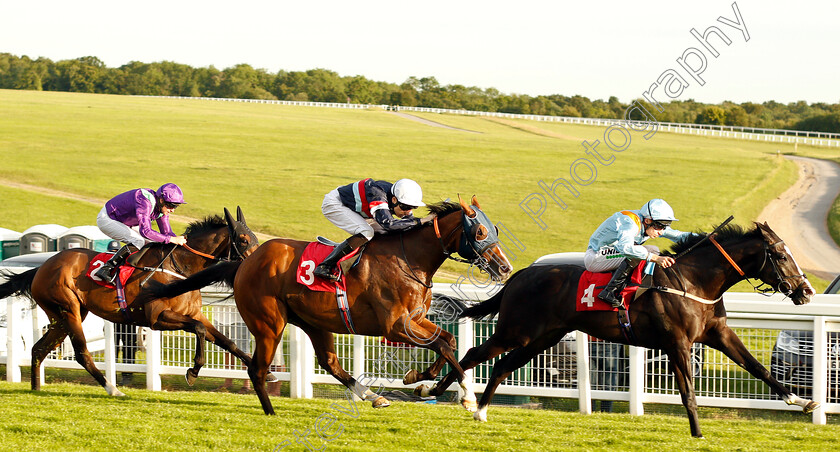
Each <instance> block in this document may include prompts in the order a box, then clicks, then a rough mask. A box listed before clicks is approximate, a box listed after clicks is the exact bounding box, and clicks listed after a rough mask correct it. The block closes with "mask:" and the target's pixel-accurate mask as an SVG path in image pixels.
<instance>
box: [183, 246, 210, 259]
mask: <svg viewBox="0 0 840 452" xmlns="http://www.w3.org/2000/svg"><path fill="white" fill-rule="evenodd" d="M181 246H183V247H184V249H185V250H187V251H189V252H190V253H193V254H196V255H198V256H201V257H203V258H205V259H213V260H219V258H218V257H216V256H213V255H212V254H207V253H202V252H201V251H198V250H194V249H192V248H190V246H189V245H187V244H186V243H185V244H183V245H181Z"/></svg>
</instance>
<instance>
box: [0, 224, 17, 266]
mask: <svg viewBox="0 0 840 452" xmlns="http://www.w3.org/2000/svg"><path fill="white" fill-rule="evenodd" d="M20 236H21V233H20V232H17V231H13V230H11V229H6V228H0V261H2V260H3V259H6V258H9V257H14V256H18V255H20Z"/></svg>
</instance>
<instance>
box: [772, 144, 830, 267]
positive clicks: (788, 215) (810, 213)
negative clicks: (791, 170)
mask: <svg viewBox="0 0 840 452" xmlns="http://www.w3.org/2000/svg"><path fill="white" fill-rule="evenodd" d="M787 158H789V159H790V160H793V161H794V162H796V164H797V165H799V180H798V181H797V182H796V183H795V184H794V185H793V186H792V187H791V188H789V189H788V190H787V191H786V192H784V193H782V194H781V196H779V197H778V198H776V199H775V200H773V201H772V202H771V203H770V204H768V205H767V207H765V208H764V210H763V211H762V212H761V214H759V216H758V221H767V222H768V224H770V227H772V228H773V230H774V231H776V233H777V234H779V237H781V238H782V239H784V241H785V243H786V244H787V245H788V247H789V248H790V249H791V252H792V253H793V256H794V257H795V258H796V261H797V262H798V263H799V265H800V266H801V267H802V268H803V269H804V270H805V271H807V272H810V273H813V274H814V275H816V276H818V277H820V278H823V279H827V280H829V281H831V280H832V279H834V277H835V276H837V274H838V273H840V247H838V246H837V244H836V243H834V240H832V239H831V235H829V233H828V224H827V218H828V212H829V210H830V209H831V205H832V203H833V202H834V199H835V198H836V197H837V195H838V193H840V166H838V165H837V164H835V163H834V162H829V161H826V160H818V159H810V158H804V157H793V156H788V157H787Z"/></svg>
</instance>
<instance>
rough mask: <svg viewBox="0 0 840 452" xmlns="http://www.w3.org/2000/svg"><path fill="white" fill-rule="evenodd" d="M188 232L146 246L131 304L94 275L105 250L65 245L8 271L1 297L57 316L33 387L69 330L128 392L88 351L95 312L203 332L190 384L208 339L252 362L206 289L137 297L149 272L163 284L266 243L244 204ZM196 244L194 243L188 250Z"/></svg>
mask: <svg viewBox="0 0 840 452" xmlns="http://www.w3.org/2000/svg"><path fill="white" fill-rule="evenodd" d="M184 235H185V236H186V237H187V247H180V246H176V245H169V244H162V243H152V244H149V245H147V246H146V247H144V248H143V251H144V254H143V255H142V257H141V258H139V260H138V262H136V264H135V266H136V267H138V269H137V270H135V271H134V273H133V274H132V276H131V278H130V279H129V280H128V281H127V283H126V285H125V300H126V302H127V303H128V307H127V309H125V310H121V309H120V307H119V306H118V304H117V297H116V290H115V289H112V288H107V287H104V286H100V285H98V284H97V283H96V282H94V281H93V280H92V279H91V278H90V277H88V276H87V275H86V272H87V270H88V267H89V265H90V262H91V260H93V259H94V257H96V255H97V254H99V253H98V252H96V251H92V250H88V249H81V248H75V249H69V250H64V251H61V252H59V253H57V254H56V255H55V256H53V257H51V258H50V259H48V260H47V261H46V262H44V264H43V265H41V266H40V267H38V268H34V269H32V270H29V271H27V272H24V273H21V274H13V273H4V274H3V275H2V276H3V277H5V278H6V279H8V281H7V282H5V283H4V284H2V285H0V299H2V298H5V297H7V296H10V295H14V294H23V295H26V296H29V297H30V298H32V300H34V301H35V303H37V304H38V306H40V307H41V309H43V310H44V312H45V313H46V314H47V316H48V317H49V319H50V325H49V327H48V329H47V332H46V333H45V334H44V336H43V337H42V338H41V339H40V340H39V341H38V342H37V343H36V344H35V345H34V346H33V347H32V389H33V390H39V389H41V380H40V367H41V363H42V362H43V360H44V358H45V357H46V356H47V354H49V353H50V352H51V351H52V350H53V349H55V348H56V347H57V346H58V345H59V344H60V343H61V341H63V340H64V338H65V337H66V336H67V335H68V334H69V335H70V340H71V341H72V343H73V349H74V351H75V355H76V361H77V362H78V363H79V364H81V365H82V366H83V367H84V368H85V369H86V370H87V371H88V373H90V374H91V375H92V376H93V377H94V378H95V379H96V381H97V382H99V384H100V385H102V386H103V387H104V388H105V390H106V391H107V392H108V394H109V395H116V396H121V395H123V393H122V392H120V391H119V390H118V389H117V388H116V387H115V386H114V385H113V384H111V383H110V382H109V381H107V380H106V379H105V377H104V376H103V375H102V373H101V372H100V371H99V369H97V368H96V366H95V365H94V363H93V359H92V358H91V356H90V353H89V352H88V349H87V342H86V340H85V335H84V331H83V330H82V320H84V319H85V316H87V314H88V312H92V313H93V314H95V315H97V316H99V317H102V318H103V319H106V320H110V321H111V322H114V323H129V324H133V325H141V326H147V327H151V328H152V329H155V330H164V331H166V330H184V331H188V332H192V333H194V334H195V335H196V339H197V340H196V353H195V358H194V362H195V366H194V367H193V368H191V369H189V370H188V371H187V381H188V382H189V383H190V384H192V383H193V382H194V381H195V378H196V377H197V376H198V371H199V369H200V368H201V366H203V365H204V339H207V340H208V341H211V342H214V343H215V344H216V345H218V346H219V347H221V348H223V349H225V350H227V351H229V352H231V353H233V354H234V355H236V356H237V357H238V358H239V359H241V360H242V361H243V362H244V363H246V364H248V363H249V362H250V356H249V355H248V354H246V353H245V352H243V351H242V350H240V349H239V348H238V347H237V346H236V344H234V343H233V342H232V341H231V340H230V339H228V338H227V337H225V336H224V335H222V334H221V333H220V332H219V331H217V330H216V328H214V327H213V325H212V324H211V323H210V321H209V320H207V318H206V317H205V316H204V314H202V313H201V295H200V294H199V293H198V292H190V293H186V294H184V295H182V296H178V297H173V298H168V299H159V300H151V301H149V302H148V303H139V302H137V300H136V299H135V297H136V295H137V294H138V293H139V292H140V290H141V285H142V284H143V282H144V281H146V280H147V279H149V278H151V280H154V281H158V282H161V283H166V282H170V281H172V280H175V279H177V278H183V277H186V276H189V275H191V274H193V273H196V272H197V271H199V270H201V269H204V268H207V267H209V266H211V265H213V264H216V263H217V262H219V261H220V260H221V259H222V258H225V259H229V258H234V259H237V260H239V261H241V260H242V259H244V258H245V257H247V256H248V255H249V254H251V253H252V252H253V251H254V250H255V249H256V248H257V246H259V243H258V242H257V238H256V236H254V233H253V232H251V230H250V229H248V226H247V225H246V224H245V219H244V217H243V216H242V211H241V209H238V208H237V220H236V221H235V220H234V219H233V217H232V216H231V214H230V212H228V210H227V209H225V219H222V218H221V217H219V216H214V217H209V218H207V219H205V220H203V221H197V222H195V223H192V224H190V225H189V226H188V227H187V229H186V231H185V233H184ZM190 248H191V249H192V250H189V251H188V249H190ZM196 251H198V253H196ZM199 253H200V254H199ZM181 275H183V276H181Z"/></svg>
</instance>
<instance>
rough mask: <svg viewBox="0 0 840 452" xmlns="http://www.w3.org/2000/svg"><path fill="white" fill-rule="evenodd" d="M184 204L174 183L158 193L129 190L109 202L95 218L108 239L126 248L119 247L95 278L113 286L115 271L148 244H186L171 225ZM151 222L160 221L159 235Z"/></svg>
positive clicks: (148, 189)
mask: <svg viewBox="0 0 840 452" xmlns="http://www.w3.org/2000/svg"><path fill="white" fill-rule="evenodd" d="M181 204H186V202H185V201H184V195H183V193H182V192H181V189H180V188H179V187H178V186H177V185H175V184H172V183H168V184H163V185H161V186H160V188H158V189H157V191H154V190H152V189H150V188H138V189H136V190H129V191H127V192H125V193H121V194H119V195H117V196H114V197H113V198H111V200H109V201H108V202H106V203H105V207H103V208H102V210H100V211H99V215H98V216H97V217H96V225H97V226H98V227H99V229H100V230H101V231H102V232H103V233H105V235H107V236H108V237H111V238H112V239H114V240H119V241H121V242H125V243H127V245H124V246H123V247H122V248H120V249H119V251H117V252H116V254H114V256H113V257H111V259H110V260H108V262H106V263H105V265H103V266H102V267H101V268H100V269H99V270H97V271H96V272H95V273H94V276H96V277H97V278H99V279H101V280H103V281H108V282H112V283H113V280H114V276H115V275H116V271H115V270H116V269H117V268H119V266H120V265H122V263H123V262H125V259H126V257H128V255H129V254H131V253H132V252H135V251H137V250H139V249H140V248H143V246H144V245H145V244H146V243H147V242H160V243H174V244H176V245H184V244H186V243H187V239H186V238H185V237H184V236H179V235H176V234H175V233H173V232H172V228H171V227H170V226H169V214H171V213H172V212H173V211H174V210H175V209H176V208H177V207H178V206H179V205H181ZM152 219H154V220H155V221H156V222H157V225H158V229H159V230H160V232H157V231H155V230H154V229H152Z"/></svg>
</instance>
